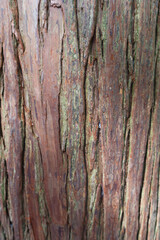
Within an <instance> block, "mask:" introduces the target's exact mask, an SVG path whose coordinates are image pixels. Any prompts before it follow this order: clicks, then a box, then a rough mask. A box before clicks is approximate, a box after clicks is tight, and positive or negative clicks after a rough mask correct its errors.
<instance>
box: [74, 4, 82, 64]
mask: <svg viewBox="0 0 160 240" xmlns="http://www.w3.org/2000/svg"><path fill="white" fill-rule="evenodd" d="M74 7H75V15H76V30H77V45H78V54H79V63H80V64H81V48H80V36H79V21H78V4H77V0H75V1H74Z"/></svg>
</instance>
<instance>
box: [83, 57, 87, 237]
mask: <svg viewBox="0 0 160 240" xmlns="http://www.w3.org/2000/svg"><path fill="white" fill-rule="evenodd" d="M87 67H88V58H87V62H86V64H85V66H84V75H83V76H84V79H83V95H84V96H83V101H84V103H83V106H84V143H83V157H84V166H85V171H86V198H85V215H84V225H83V233H82V240H83V238H84V237H85V235H86V234H87V232H86V226H85V223H86V221H87V213H88V169H87V161H86V124H87V107H86V104H87V98H86V77H87ZM86 236H87V235H86Z"/></svg>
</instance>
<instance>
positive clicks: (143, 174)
mask: <svg viewBox="0 0 160 240" xmlns="http://www.w3.org/2000/svg"><path fill="white" fill-rule="evenodd" d="M152 116H153V108H151V109H150V118H149V124H148V126H149V127H148V133H147V139H146V146H145V155H144V161H143V170H142V181H141V186H140V194H139V204H138V232H137V240H138V239H139V233H140V214H141V203H142V191H143V186H144V179H145V171H146V161H147V157H148V144H149V139H150V134H151V126H152Z"/></svg>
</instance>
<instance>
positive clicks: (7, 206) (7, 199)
mask: <svg viewBox="0 0 160 240" xmlns="http://www.w3.org/2000/svg"><path fill="white" fill-rule="evenodd" d="M4 172H5V179H6V180H5V191H6V196H5V197H6V199H5V210H6V215H7V218H8V219H9V224H10V226H9V227H10V228H11V231H12V232H13V240H14V227H13V223H12V221H11V218H10V214H9V205H8V204H9V202H10V201H9V176H8V170H7V161H6V160H4Z"/></svg>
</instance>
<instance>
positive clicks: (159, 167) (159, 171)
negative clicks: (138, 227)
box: [154, 157, 160, 238]
mask: <svg viewBox="0 0 160 240" xmlns="http://www.w3.org/2000/svg"><path fill="white" fill-rule="evenodd" d="M157 175H158V176H157V178H158V180H157V184H158V186H157V204H156V205H157V207H156V222H155V226H154V238H155V235H156V230H157V227H158V226H157V223H158V219H157V217H158V211H159V180H160V176H159V175H160V157H159V165H158V170H157Z"/></svg>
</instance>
